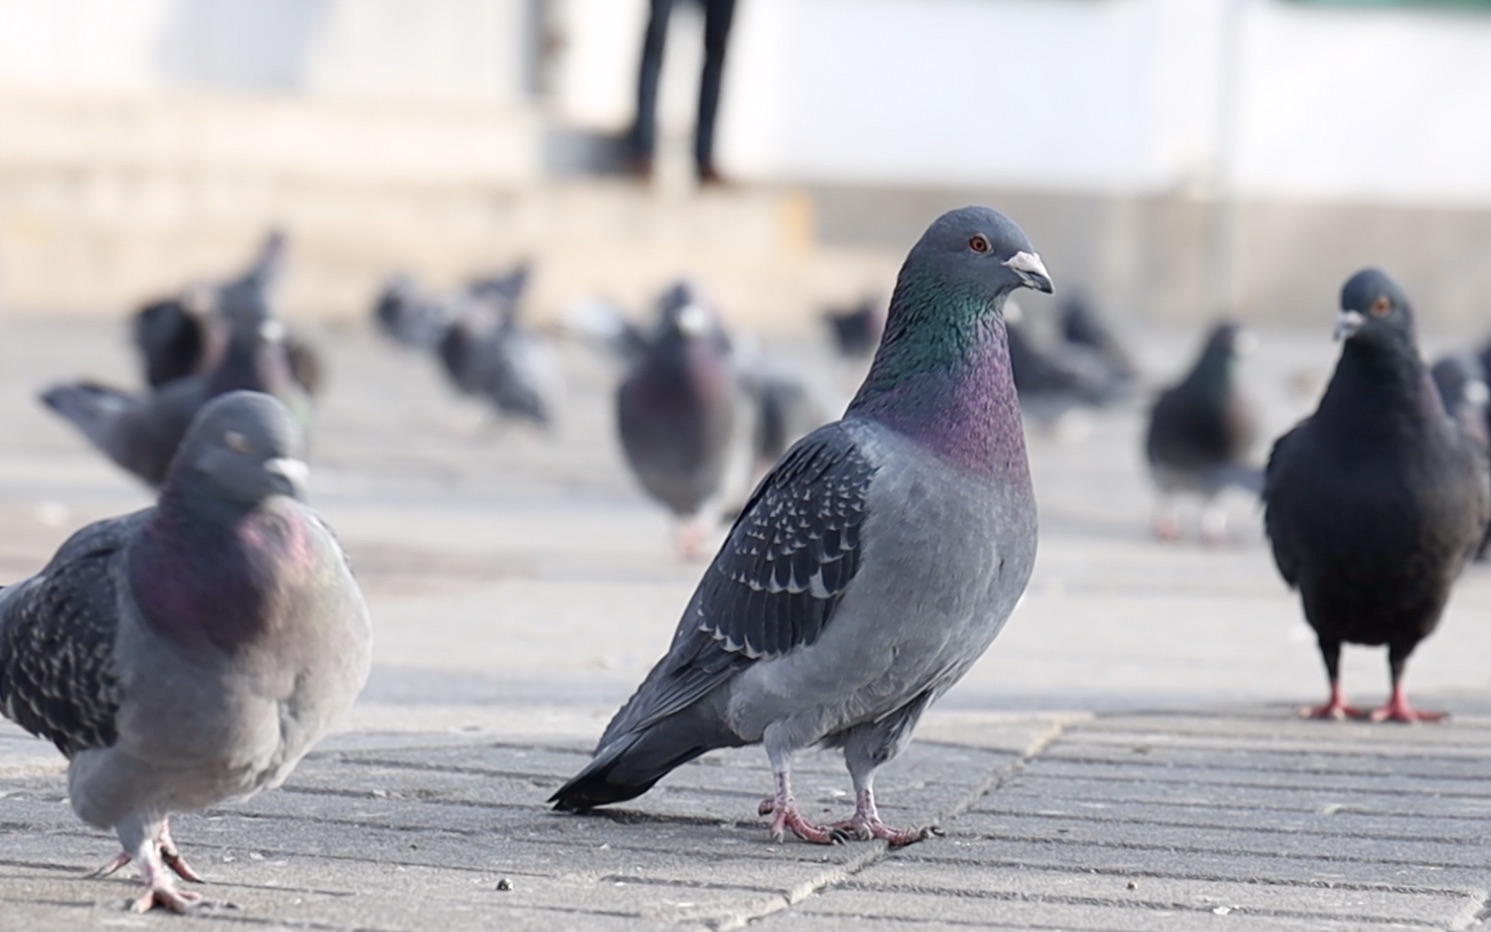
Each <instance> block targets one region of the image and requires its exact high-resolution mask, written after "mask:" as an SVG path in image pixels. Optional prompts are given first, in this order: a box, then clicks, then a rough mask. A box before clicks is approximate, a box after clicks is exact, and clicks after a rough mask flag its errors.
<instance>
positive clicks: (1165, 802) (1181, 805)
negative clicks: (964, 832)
mask: <svg viewBox="0 0 1491 932" xmlns="http://www.w3.org/2000/svg"><path fill="white" fill-rule="evenodd" d="M1010 797H1019V798H1022V799H1048V798H1049V797H1048V796H1047V794H1045V793H1037V792H1032V791H1030V790H1029V789H1027V788H1026V787H1018V788H1011V789H1010V791H1009V792H1008V793H1006V794H1005V798H1006V799H1008V798H1010ZM1103 802H1104V803H1105V804H1108V805H1110V806H1168V807H1173V808H1176V809H1237V810H1243V811H1248V812H1292V813H1313V814H1316V815H1319V814H1321V812H1320V809H1321V807H1319V806H1313V805H1311V806H1306V805H1302V804H1301V805H1294V806H1285V805H1279V804H1276V803H1269V804H1265V803H1258V804H1256V805H1254V804H1248V805H1245V806H1244V805H1235V804H1232V803H1214V802H1211V801H1209V800H1183V799H1181V800H1177V799H1149V798H1145V797H1142V796H1104V797H1103ZM973 811H974V812H976V813H987V812H993V811H994V810H989V809H975V810H973ZM1336 814H1338V815H1371V816H1393V817H1397V818H1404V819H1416V818H1420V817H1421V816H1420V815H1419V814H1418V813H1412V812H1408V813H1404V812H1393V811H1391V810H1386V809H1383V810H1371V809H1358V808H1346V809H1341V810H1339V811H1338V812H1337V813H1336ZM1453 818H1455V819H1457V820H1462V821H1465V820H1469V821H1486V820H1491V813H1456V814H1455V815H1454V816H1453Z"/></svg>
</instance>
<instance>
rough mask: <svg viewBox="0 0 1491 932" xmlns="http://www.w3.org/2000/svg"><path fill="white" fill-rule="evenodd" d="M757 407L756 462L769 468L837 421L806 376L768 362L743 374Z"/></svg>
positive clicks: (757, 365) (762, 466) (746, 387)
mask: <svg viewBox="0 0 1491 932" xmlns="http://www.w3.org/2000/svg"><path fill="white" fill-rule="evenodd" d="M741 381H742V384H743V385H744V387H745V390H746V392H747V393H748V394H749V395H750V397H751V399H752V400H753V401H754V402H755V406H756V442H755V458H756V463H757V464H758V465H760V466H761V468H762V469H763V470H765V469H769V468H770V467H771V466H773V465H774V464H775V463H776V462H777V460H779V459H781V458H782V456H783V455H784V454H785V453H786V452H787V450H788V448H789V447H791V446H792V444H794V443H796V442H797V441H798V440H800V439H801V438H803V437H805V436H807V435H808V434H809V433H811V432H812V431H814V430H815V429H817V428H819V427H822V426H823V425H824V424H827V423H828V422H829V421H831V420H833V415H832V414H831V413H830V412H829V409H828V406H827V405H826V404H824V402H823V400H822V399H821V398H819V396H818V395H817V394H816V393H815V392H814V391H813V389H812V388H811V387H810V386H809V385H808V384H807V382H805V381H804V380H803V379H801V378H798V377H797V376H795V375H793V374H792V373H789V372H787V371H785V370H784V369H782V368H780V367H776V366H772V365H770V364H767V363H757V364H756V365H754V366H751V367H749V368H748V369H747V371H745V372H744V373H742V376H741Z"/></svg>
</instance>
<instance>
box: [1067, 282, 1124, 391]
mask: <svg viewBox="0 0 1491 932" xmlns="http://www.w3.org/2000/svg"><path fill="white" fill-rule="evenodd" d="M1057 314H1058V316H1059V318H1060V327H1061V336H1062V339H1063V340H1065V341H1066V343H1068V344H1069V345H1071V346H1073V347H1082V348H1084V349H1085V350H1087V351H1088V352H1092V353H1095V354H1097V355H1098V356H1099V357H1100V358H1101V359H1102V360H1103V361H1104V363H1105V365H1106V366H1107V368H1108V369H1109V371H1110V372H1112V373H1113V374H1114V376H1115V377H1117V378H1119V379H1133V378H1137V377H1138V375H1139V369H1138V367H1137V366H1135V365H1134V358H1133V356H1132V355H1131V354H1130V353H1129V351H1128V350H1127V349H1125V348H1124V345H1123V343H1122V342H1120V341H1119V339H1118V337H1117V335H1116V334H1114V332H1113V328H1112V327H1110V326H1109V325H1108V324H1107V322H1106V321H1104V320H1103V318H1102V317H1101V316H1099V314H1098V312H1097V310H1096V309H1095V308H1094V307H1093V306H1092V304H1091V303H1090V302H1088V300H1087V299H1086V298H1085V297H1083V296H1082V295H1080V294H1071V295H1067V296H1066V297H1065V298H1063V299H1062V300H1061V303H1060V304H1059V305H1058V307H1057Z"/></svg>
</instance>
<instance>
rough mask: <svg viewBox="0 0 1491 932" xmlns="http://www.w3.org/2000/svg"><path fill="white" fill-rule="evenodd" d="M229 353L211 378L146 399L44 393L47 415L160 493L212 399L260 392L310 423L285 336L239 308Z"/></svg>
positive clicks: (67, 389) (87, 385)
mask: <svg viewBox="0 0 1491 932" xmlns="http://www.w3.org/2000/svg"><path fill="white" fill-rule="evenodd" d="M229 328H230V335H229V337H228V346H227V349H226V350H225V351H224V353H223V356H222V359H221V361H220V362H219V363H218V364H217V367H216V368H215V369H213V370H212V371H210V372H202V373H198V374H196V375H190V376H185V377H183V378H179V379H176V380H174V381H171V382H167V383H166V384H165V385H163V386H161V387H160V388H157V389H155V390H154V391H152V392H150V393H149V394H146V395H140V396H136V395H130V394H128V393H127V392H123V391H120V390H118V389H115V388H110V387H108V386H105V385H100V384H98V383H95V382H78V383H73V384H67V385H58V386H54V387H53V388H50V389H48V390H47V391H45V392H43V393H42V396H41V400H42V402H43V403H44V404H46V405H47V407H49V408H51V409H52V410H54V411H56V412H57V413H58V414H60V415H62V416H63V417H64V418H66V419H67V420H68V421H71V422H72V424H73V425H74V426H75V427H77V428H78V429H79V430H80V431H82V432H83V436H85V437H87V438H88V440H89V442H90V443H92V444H93V445H94V446H95V447H97V448H98V449H99V450H100V451H102V452H103V453H104V454H105V455H106V456H108V457H109V459H111V460H113V461H114V462H115V463H116V464H117V465H119V466H121V467H123V468H124V469H125V470H127V471H129V472H131V473H133V474H134V475H136V476H138V477H139V478H140V479H143V480H144V481H145V482H146V483H147V484H149V485H152V486H159V485H160V484H161V483H162V482H163V481H165V478H166V472H167V467H169V466H170V463H171V458H172V457H173V456H174V455H175V454H176V449H177V447H179V446H180V445H181V440H182V438H183V437H184V436H186V432H187V428H188V427H190V426H191V422H192V418H193V417H195V416H196V414H197V412H198V411H200V410H201V409H202V406H203V405H205V404H206V403H207V402H208V401H210V400H211V399H213V398H215V397H217V396H218V395H222V394H226V393H228V392H231V391H237V390H252V391H262V392H267V393H269V394H272V395H274V396H275V397H277V398H279V399H280V400H281V401H283V402H285V403H286V404H287V405H289V406H290V408H291V410H293V411H294V412H295V413H296V415H297V416H298V417H299V418H300V420H301V424H302V427H304V425H305V423H306V421H307V420H308V418H309V408H308V405H307V403H306V400H305V396H304V394H303V393H302V392H301V390H300V388H299V386H298V385H296V384H295V382H294V380H293V379H292V378H291V376H290V370H289V363H288V361H287V359H286V356H285V348H284V337H285V328H284V326H283V325H282V324H280V323H279V322H278V321H276V320H273V319H269V318H266V317H263V316H262V314H261V313H260V312H259V311H255V310H253V309H251V308H248V307H240V309H239V310H238V311H236V312H234V314H233V316H232V319H231V320H230V321H229Z"/></svg>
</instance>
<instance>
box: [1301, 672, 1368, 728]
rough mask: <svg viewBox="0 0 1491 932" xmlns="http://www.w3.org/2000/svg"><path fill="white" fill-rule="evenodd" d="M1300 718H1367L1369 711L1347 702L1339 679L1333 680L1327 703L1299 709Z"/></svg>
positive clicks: (1343, 719)
mask: <svg viewBox="0 0 1491 932" xmlns="http://www.w3.org/2000/svg"><path fill="white" fill-rule="evenodd" d="M1299 717H1300V718H1323V719H1330V720H1332V721H1337V722H1344V721H1345V720H1346V719H1348V718H1366V717H1367V713H1366V712H1365V711H1363V710H1362V709H1358V708H1356V707H1355V706H1351V705H1347V704H1346V693H1345V692H1344V691H1342V689H1341V684H1340V682H1339V681H1334V680H1333V681H1332V682H1331V697H1330V699H1329V700H1328V701H1327V702H1326V703H1325V705H1317V706H1308V705H1307V706H1305V707H1304V708H1302V709H1300V710H1299Z"/></svg>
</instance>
